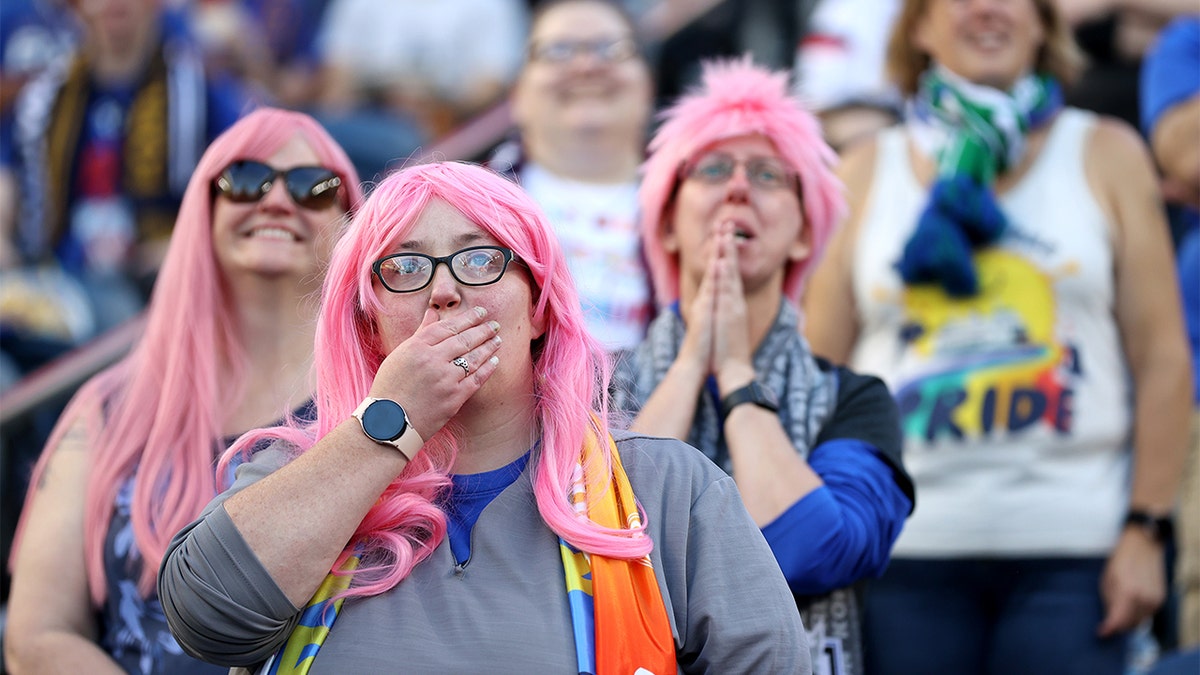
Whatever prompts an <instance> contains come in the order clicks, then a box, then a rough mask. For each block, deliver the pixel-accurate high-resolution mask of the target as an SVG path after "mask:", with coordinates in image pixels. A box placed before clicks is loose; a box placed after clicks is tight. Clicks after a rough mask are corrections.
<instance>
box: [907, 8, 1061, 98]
mask: <svg viewBox="0 0 1200 675" xmlns="http://www.w3.org/2000/svg"><path fill="white" fill-rule="evenodd" d="M932 1H933V0H905V2H904V5H903V6H902V7H901V8H900V14H899V16H897V17H896V22H895V23H894V24H893V25H892V33H891V36H890V37H889V38H888V46H887V74H888V77H889V78H891V80H892V81H893V82H895V83H896V86H897V87H899V88H900V91H901V93H903V94H904V95H905V96H912V95H913V94H915V93H917V87H918V80H919V78H920V77H921V73H923V72H925V71H926V70H927V69H928V68H929V65H930V63H931V62H932V60H931V59H930V58H929V54H926V53H925V52H923V51H921V49H920V48H919V47H917V45H915V44H914V43H913V41H912V37H911V36H912V35H913V34H914V33H915V32H916V30H917V24H918V23H920V21H921V20H922V19H923V18H925V15H926V12H927V11H928V10H929V3H930V2H932ZM1030 1H1031V2H1033V5H1034V7H1035V8H1036V9H1037V13H1038V18H1039V19H1041V22H1042V28H1044V29H1045V31H1046V40H1045V41H1044V42H1043V43H1042V46H1041V47H1039V48H1038V54H1037V61H1036V62H1035V63H1034V70H1036V71H1037V72H1040V73H1046V74H1048V75H1052V76H1053V77H1054V78H1055V79H1057V80H1058V81H1059V83H1060V84H1062V85H1063V86H1064V87H1067V86H1069V85H1070V84H1071V83H1073V82H1074V81H1075V80H1076V79H1078V77H1079V73H1080V71H1081V70H1082V69H1083V66H1084V62H1085V60H1084V56H1083V52H1082V51H1081V50H1080V49H1079V46H1078V45H1077V44H1075V36H1074V35H1073V34H1072V33H1071V27H1070V26H1069V25H1068V24H1067V21H1066V19H1064V18H1063V16H1062V14H1061V13H1060V12H1059V11H1058V6H1057V5H1056V4H1055V2H1056V0H1030Z"/></svg>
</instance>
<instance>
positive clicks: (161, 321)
mask: <svg viewBox="0 0 1200 675" xmlns="http://www.w3.org/2000/svg"><path fill="white" fill-rule="evenodd" d="M297 134H299V135H300V136H301V137H303V139H304V140H305V141H306V142H307V143H308V144H309V145H310V146H311V147H312V149H313V151H314V152H315V153H316V155H317V158H318V159H319V160H320V163H321V164H322V165H323V166H325V167H328V168H330V169H332V170H333V171H334V172H335V173H337V174H338V175H339V176H341V178H342V181H343V185H342V188H341V190H342V193H341V196H342V202H341V203H342V207H343V208H344V209H347V210H349V209H350V208H351V207H352V206H353V205H356V204H358V203H359V202H361V201H362V197H363V195H362V190H361V188H360V187H359V180H358V174H357V173H356V172H355V170H354V165H353V164H352V163H351V161H350V158H349V157H347V155H346V153H345V151H343V150H342V148H341V147H340V146H338V145H337V143H336V142H335V141H334V140H333V138H332V137H330V136H329V134H328V133H327V132H326V131H325V130H324V129H323V128H322V127H321V126H320V125H319V124H317V122H316V121H314V120H313V119H312V118H310V117H309V116H307V115H304V114H302V113H297V112H290V111H286V110H279V109H275V108H260V109H258V110H256V111H254V112H252V113H250V114H249V115H247V116H246V117H244V118H242V119H241V120H239V121H238V122H237V123H236V124H234V125H233V126H232V127H230V128H229V129H228V130H227V131H225V133H223V134H221V135H220V136H219V137H218V138H217V139H216V140H214V141H213V142H212V144H211V145H210V146H209V147H208V149H207V150H206V151H205V153H204V156H203V157H201V159H200V162H199V164H198V165H197V166H196V170H195V172H193V173H192V177H191V180H190V181H189V182H188V186H187V190H186V191H185V192H184V195H183V202H182V204H181V205H180V208H179V215H178V218H177V219H176V222H175V229H174V231H173V233H172V235H171V242H170V245H169V247H168V249H167V254H166V258H165V259H164V261H163V264H162V268H161V269H160V271H159V274H158V279H157V281H156V282H155V286H154V292H153V295H152V296H151V299H150V305H149V308H148V309H147V323H146V332H145V334H144V335H143V336H142V338H141V340H140V341H139V342H138V344H137V346H136V347H135V348H134V350H133V351H132V352H131V353H130V354H129V356H127V357H126V358H125V359H123V360H122V361H121V362H120V363H118V364H116V365H115V366H113V367H112V368H110V369H108V370H106V371H104V372H103V373H100V374H99V375H97V376H96V377H94V378H92V379H91V380H89V381H88V382H87V383H86V384H84V386H83V387H82V388H81V389H80V391H79V392H78V393H77V394H76V396H75V398H74V399H73V400H72V402H71V404H70V406H69V407H68V408H67V410H66V411H65V412H64V413H63V415H62V417H61V419H60V421H59V423H58V426H57V427H56V428H55V430H54V432H53V433H52V434H51V437H50V440H49V442H48V443H47V446H46V448H47V449H46V451H44V452H43V454H42V457H41V459H40V460H39V461H38V464H37V466H36V467H35V468H34V472H33V478H32V479H31V482H30V485H37V483H38V481H39V479H40V476H41V474H42V472H43V471H44V470H45V467H46V463H47V461H48V460H49V457H50V456H51V455H52V454H53V453H54V450H55V448H56V447H57V445H58V443H59V441H60V440H61V439H62V437H63V435H64V433H65V432H66V430H67V429H68V428H69V427H70V426H72V425H73V424H75V423H77V422H79V421H81V420H82V421H84V422H85V423H90V426H89V428H88V431H89V438H91V439H92V444H91V448H90V452H91V460H92V466H91V471H90V472H89V474H88V486H87V493H86V496H85V502H84V508H85V511H84V513H85V515H84V541H83V544H84V555H85V564H86V567H87V575H88V586H89V588H90V590H91V595H92V600H93V601H94V602H95V603H96V604H97V605H100V604H102V603H103V602H104V600H105V579H104V560H103V546H104V539H105V536H106V534H107V532H108V528H109V523H110V521H111V520H112V514H113V504H114V503H115V501H116V496H117V492H118V490H120V488H121V485H122V484H123V483H124V482H125V481H126V480H127V479H128V478H129V476H130V475H133V476H134V488H133V502H132V505H131V520H132V523H133V532H134V538H135V542H136V545H137V547H138V550H139V551H140V553H141V556H142V561H143V565H142V570H141V577H140V579H139V584H138V587H139V589H140V590H141V591H142V593H143V594H144V595H146V596H149V595H150V593H151V592H153V589H154V580H155V577H156V575H157V573H158V562H159V561H160V560H161V559H162V556H163V553H165V552H166V549H167V544H168V543H169V542H170V540H171V537H173V536H174V535H175V533H176V532H178V531H179V530H181V529H183V527H184V526H185V525H187V524H188V523H190V522H191V521H192V520H193V519H195V517H196V516H198V515H199V514H200V511H201V509H203V508H204V506H205V505H206V504H208V502H209V501H211V500H212V498H213V495H215V494H216V488H215V481H214V476H213V460H214V458H215V457H216V455H217V453H218V452H219V451H220V450H221V449H222V448H224V445H225V441H224V439H223V438H222V432H221V428H222V424H223V422H224V421H225V420H226V419H228V415H229V413H230V410H229V409H228V405H229V404H230V402H232V401H237V400H238V394H239V393H240V392H241V390H242V388H243V385H244V384H245V382H244V378H245V374H244V373H245V369H244V359H245V353H244V350H243V345H242V338H241V331H240V322H239V319H238V313H237V311H236V309H235V308H234V307H233V306H232V303H233V300H232V296H231V295H230V293H229V290H228V289H227V288H226V285H225V283H226V282H225V280H224V278H223V277H222V275H221V271H220V267H219V266H218V264H217V259H216V256H215V254H214V253H213V242H212V204H213V193H212V183H213V181H214V180H216V178H217V176H219V175H220V173H221V171H222V170H224V168H225V167H226V166H227V165H229V164H230V163H231V162H233V161H235V160H239V159H253V160H258V161H266V160H267V159H268V158H269V157H270V156H271V155H272V154H274V153H275V151H276V150H278V149H279V148H280V147H282V146H283V145H284V144H285V143H287V142H288V141H290V140H291V139H292V138H293V137H294V136H296V135H297ZM281 412H282V411H281ZM101 416H102V417H103V419H102V420H101V419H99V418H100V417H101ZM34 491H35V490H33V489H31V490H30V493H29V495H28V496H27V497H26V506H27V507H28V505H29V502H30V501H31V500H32V497H33V494H34ZM26 512H28V509H26ZM14 549H15V546H14Z"/></svg>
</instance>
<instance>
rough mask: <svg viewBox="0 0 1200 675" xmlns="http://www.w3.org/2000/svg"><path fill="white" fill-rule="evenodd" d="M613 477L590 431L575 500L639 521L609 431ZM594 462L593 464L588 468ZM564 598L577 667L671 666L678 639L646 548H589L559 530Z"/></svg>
mask: <svg viewBox="0 0 1200 675" xmlns="http://www.w3.org/2000/svg"><path fill="white" fill-rule="evenodd" d="M606 436H607V439H608V449H609V454H610V456H611V457H612V471H611V477H608V476H606V475H605V474H604V472H603V471H601V470H600V469H602V468H603V461H604V460H603V457H602V455H601V453H600V447H599V443H597V440H596V437H595V436H594V435H591V434H589V435H588V437H587V439H586V440H585V441H584V445H583V454H582V456H581V457H580V461H579V462H578V463H577V464H576V465H575V475H574V476H573V480H572V488H571V504H572V505H573V506H574V508H575V513H576V514H577V515H578V516H579V517H580V518H587V519H591V520H592V521H593V522H595V523H597V524H598V525H602V526H604V527H608V528H612V529H634V528H637V527H640V525H641V516H640V514H639V512H638V507H637V502H636V500H635V498H634V494H633V487H632V486H631V485H630V484H629V476H627V475H626V474H625V467H624V466H623V465H622V464H621V456H620V455H619V454H618V453H617V445H616V443H614V442H613V439H612V436H611V435H608V434H606ZM589 469H590V470H589ZM558 547H559V550H560V552H561V553H562V559H563V569H564V571H565V572H566V579H567V602H568V604H569V605H570V607H571V622H572V625H573V627H574V630H575V654H576V657H577V661H578V664H579V673H580V675H596V674H597V673H606V674H607V673H635V672H636V673H650V674H654V675H665V674H667V673H674V672H675V671H676V666H675V642H674V639H673V637H672V635H671V624H670V622H669V621H668V620H667V610H666V606H665V605H664V604H663V600H662V593H661V592H660V591H659V588H658V580H657V579H656V578H655V575H654V566H653V565H652V564H651V562H650V558H649V556H646V557H643V558H640V559H638V560H620V559H615V558H608V557H605V556H602V555H598V554H595V553H592V554H588V553H584V552H582V551H580V550H578V549H576V548H575V547H574V546H571V545H570V544H568V543H567V542H566V541H565V540H563V539H562V538H561V537H560V538H559V540H558Z"/></svg>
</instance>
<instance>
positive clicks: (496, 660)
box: [158, 432, 811, 675]
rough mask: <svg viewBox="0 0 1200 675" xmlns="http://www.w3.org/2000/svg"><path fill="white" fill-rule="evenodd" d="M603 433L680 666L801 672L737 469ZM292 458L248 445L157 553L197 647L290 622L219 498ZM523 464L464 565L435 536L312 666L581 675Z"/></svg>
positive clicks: (359, 606)
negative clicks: (650, 546) (641, 529)
mask: <svg viewBox="0 0 1200 675" xmlns="http://www.w3.org/2000/svg"><path fill="white" fill-rule="evenodd" d="M614 437H615V438H616V440H617V447H618V449H619V451H620V453H621V459H622V462H623V463H624V465H625V469H626V471H627V473H628V474H629V480H630V482H631V484H632V486H633V489H634V492H635V493H636V495H637V498H638V501H639V502H640V503H641V505H642V508H643V509H644V510H645V512H646V516H647V531H648V533H649V534H650V536H651V538H652V539H653V541H654V551H653V552H652V553H651V559H652V561H653V563H654V570H655V574H656V575H657V577H658V583H659V586H660V589H661V591H662V595H663V600H664V602H665V604H666V609H667V615H668V617H669V619H670V622H671V630H672V633H673V634H674V637H675V650H676V657H677V661H678V665H679V672H683V673H703V672H719V673H751V672H753V673H810V672H811V667H810V663H809V650H808V645H807V641H806V638H805V634H804V630H803V627H802V625H801V622H800V616H799V613H798V612H797V610H796V605H795V602H794V601H793V600H792V594H791V592H790V591H789V590H788V587H787V584H786V582H785V581H784V579H783V575H782V573H781V572H780V571H779V566H778V565H777V564H776V563H775V559H774V557H773V556H772V554H771V551H770V549H769V548H768V547H767V544H766V541H765V540H764V539H763V537H762V534H761V533H760V532H759V529H758V528H757V527H756V526H755V524H754V522H753V521H752V520H751V519H750V516H749V514H747V513H746V509H745V507H744V506H743V504H742V500H741V497H740V496H739V494H738V491H737V487H736V486H735V485H734V482H733V479H732V478H730V477H729V476H728V475H726V474H725V472H723V471H721V470H720V469H719V468H717V466H716V465H714V464H712V463H711V462H710V461H708V459H707V458H705V457H704V456H703V455H701V454H700V453H699V452H698V451H697V450H695V449H693V448H692V447H691V446H688V445H686V444H684V443H681V442H679V441H675V440H668V439H660V438H652V437H647V436H636V435H631V434H628V433H625V432H614ZM287 457H288V454H287V453H286V452H285V450H284V449H282V448H279V447H272V448H268V449H267V450H264V451H261V452H259V453H257V454H256V455H255V456H254V457H253V458H252V459H251V460H250V461H249V462H247V463H246V464H244V465H242V466H241V467H240V468H239V469H238V472H237V479H236V481H235V483H234V485H233V487H232V488H231V489H230V490H229V491H227V492H225V493H223V494H221V495H220V496H218V497H217V498H216V499H215V500H213V502H212V503H211V504H209V505H208V507H207V508H205V510H204V512H203V513H202V514H201V515H200V518H199V519H197V520H196V521H195V522H194V523H193V524H191V525H189V526H188V527H187V528H186V529H184V530H183V531H182V532H180V533H179V534H178V535H176V537H175V538H174V540H173V541H172V542H171V546H170V548H169V549H168V550H167V554H166V557H165V559H164V561H163V566H162V569H161V570H160V573H159V582H158V591H159V595H160V597H161V599H162V604H163V608H164V610H165V611H166V615H167V619H168V621H169V623H170V626H171V631H172V633H174V635H175V636H176V638H177V639H178V640H179V643H180V644H181V645H182V646H183V648H184V650H186V651H187V652H188V653H190V654H192V655H194V656H197V657H199V658H202V659H205V660H208V661H212V662H214V663H218V664H221V665H229V666H248V667H254V666H256V665H258V664H260V663H262V662H263V661H264V660H265V659H266V658H267V657H269V656H270V655H271V654H272V653H273V652H275V651H276V650H277V649H278V648H279V647H280V645H282V643H283V642H284V641H285V640H286V639H287V637H288V635H289V634H290V633H291V630H292V628H293V627H294V626H295V625H296V622H297V620H298V618H299V610H298V609H297V608H295V607H293V606H292V604H291V603H290V602H289V601H288V599H287V597H286V596H285V595H284V594H283V592H282V591H281V590H280V589H279V587H278V586H277V585H276V584H275V582H274V581H273V580H272V579H271V576H270V575H269V574H268V573H267V571H266V569H264V568H263V566H262V565H261V564H260V563H259V562H258V559H257V558H256V557H255V555H254V553H253V551H251V550H250V548H249V547H248V546H247V545H246V542H245V541H244V540H243V539H242V537H241V535H240V534H239V533H238V531H237V529H236V528H235V527H234V525H233V523H232V521H231V520H230V519H229V516H228V515H227V514H226V512H225V509H224V507H223V503H224V501H225V500H226V499H228V498H229V496H230V495H231V494H234V493H236V492H237V491H239V490H242V489H245V488H246V486H248V485H251V484H253V483H254V482H256V481H258V480H260V479H262V478H263V477H264V476H266V475H268V474H270V473H271V472H272V471H274V470H276V469H278V468H279V467H280V466H283V464H284V463H285V462H286V461H287ZM531 466H532V462H531ZM530 468H531V467H526V470H525V473H523V474H522V475H521V476H520V477H519V478H518V479H517V480H516V481H515V482H514V483H513V484H512V485H510V486H509V487H508V488H506V489H505V490H504V491H503V492H502V493H501V494H500V495H499V496H497V497H496V498H495V500H494V501H492V503H491V504H489V505H488V506H487V508H485V509H484V511H483V513H482V514H480V516H479V520H478V521H477V522H476V524H475V527H474V529H473V530H472V534H471V557H470V559H469V560H468V561H467V563H466V564H465V565H462V566H458V567H456V566H455V561H454V558H453V556H452V555H451V552H450V545H449V542H448V541H443V542H442V543H441V545H439V546H438V548H437V549H436V551H434V553H433V555H432V556H431V557H430V558H428V559H427V560H425V561H424V562H422V563H421V564H419V565H418V566H417V567H416V568H415V569H414V570H413V572H412V574H411V575H410V576H409V577H408V578H407V579H405V580H404V581H402V582H401V583H400V584H399V585H397V586H396V587H395V588H393V589H392V590H390V591H388V592H386V593H383V594H381V595H377V596H374V597H370V598H365V599H351V600H347V601H346V603H345V604H344V605H343V607H342V610H341V612H340V613H339V615H338V617H337V621H336V623H335V624H334V626H333V629H332V631H331V632H330V634H329V637H328V638H327V639H326V641H325V644H324V646H322V647H321V650H320V653H319V654H318V655H317V657H316V659H315V660H314V662H313V666H312V670H311V671H310V672H311V673H312V674H313V675H318V674H320V673H383V672H404V673H467V672H497V673H510V672H511V673H575V672H577V671H578V668H577V666H576V662H575V645H574V641H573V634H572V629H571V617H570V610H569V608H568V606H567V596H566V590H565V584H564V580H563V568H562V559H561V557H560V554H559V550H558V537H557V535H555V534H554V533H553V532H552V531H551V530H550V529H549V528H548V527H546V525H545V523H544V522H543V521H542V519H541V516H540V515H539V514H538V511H537V505H536V502H535V501H534V495H533V487H532V484H531V482H530V476H529V470H530ZM660 675H661V674H660Z"/></svg>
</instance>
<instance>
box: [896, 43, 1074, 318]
mask: <svg viewBox="0 0 1200 675" xmlns="http://www.w3.org/2000/svg"><path fill="white" fill-rule="evenodd" d="M1061 107H1062V90H1061V89H1060V87H1059V86H1058V83H1057V82H1056V81H1055V80H1054V79H1053V78H1052V77H1050V76H1048V75H1043V74H1030V75H1026V76H1024V77H1022V78H1021V79H1019V80H1018V81H1017V83H1016V84H1015V85H1013V87H1012V88H1011V89H1009V90H1008V91H1001V90H999V89H995V88H992V87H987V86H983V85H979V84H975V83H973V82H969V81H967V80H965V79H963V78H962V77H959V76H958V75H956V74H954V73H952V72H950V71H949V70H947V69H945V68H943V67H942V66H939V65H934V66H933V67H932V68H930V69H929V70H927V71H926V72H925V73H924V74H923V75H922V76H921V82H920V88H919V90H918V91H917V95H916V97H915V98H914V100H913V101H912V104H911V105H910V111H911V113H912V119H911V120H910V122H909V124H910V127H911V128H913V130H914V132H915V138H916V139H917V142H918V144H919V145H921V146H922V147H923V148H924V149H925V150H926V151H927V152H929V154H931V155H933V156H934V157H936V159H937V167H938V169H937V179H936V180H935V181H934V184H933V186H932V187H931V189H930V198H929V203H928V205H926V207H925V210H924V211H923V212H922V213H921V216H920V219H919V220H918V222H917V227H916V229H915V230H914V231H913V234H912V237H911V238H910V239H909V240H908V243H907V244H906V245H905V248H904V253H903V255H902V257H901V259H900V261H899V262H898V263H897V265H896V266H897V269H898V270H899V272H900V276H901V277H902V278H903V279H904V281H905V282H906V283H908V284H910V285H912V284H922V283H938V284H941V285H942V287H943V288H944V289H945V290H946V292H947V293H949V294H950V295H952V296H957V297H963V296H970V295H974V294H975V293H976V292H977V291H978V285H979V284H978V278H977V276H976V274H975V267H974V264H973V261H972V254H973V251H974V250H975V249H978V248H981V247H983V246H987V245H989V244H991V243H993V242H995V241H996V240H997V239H999V238H1000V236H1001V235H1002V234H1003V233H1004V230H1005V227H1006V225H1007V223H1006V220H1005V217H1004V214H1003V213H1002V212H1001V211H1000V207H999V205H998V204H997V203H996V197H995V193H994V192H993V185H994V183H995V180H996V177H997V176H998V175H1000V174H1002V173H1004V172H1005V171H1007V170H1009V169H1011V168H1013V167H1015V166H1016V165H1017V164H1018V163H1019V162H1020V161H1021V158H1022V157H1023V156H1024V153H1025V140H1026V137H1027V136H1028V134H1029V132H1030V131H1032V130H1034V129H1037V128H1038V127H1040V126H1041V125H1043V124H1045V123H1046V122H1047V121H1049V120H1050V119H1052V118H1053V117H1054V115H1055V114H1056V113H1057V112H1058V111H1059V109H1060V108H1061Z"/></svg>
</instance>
